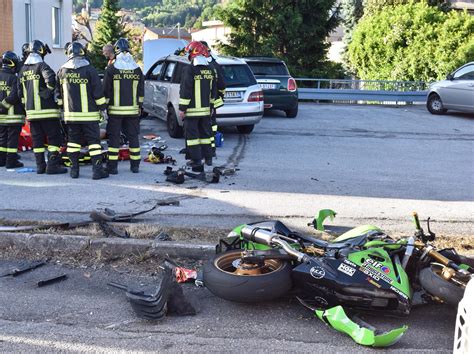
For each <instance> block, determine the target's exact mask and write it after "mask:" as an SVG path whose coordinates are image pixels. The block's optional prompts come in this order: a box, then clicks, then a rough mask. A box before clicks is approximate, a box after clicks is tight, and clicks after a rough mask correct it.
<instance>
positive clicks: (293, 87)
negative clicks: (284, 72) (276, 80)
mask: <svg viewBox="0 0 474 354" xmlns="http://www.w3.org/2000/svg"><path fill="white" fill-rule="evenodd" d="M296 89H297V86H296V81H295V79H293V78H292V77H290V78H289V79H288V91H296Z"/></svg>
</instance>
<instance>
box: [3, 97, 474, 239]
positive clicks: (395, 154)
mask: <svg viewBox="0 0 474 354" xmlns="http://www.w3.org/2000/svg"><path fill="white" fill-rule="evenodd" d="M223 131H224V139H225V140H224V146H223V147H222V148H219V149H218V152H217V154H218V158H217V160H216V161H215V164H216V165H227V166H232V165H236V166H237V167H238V168H239V169H240V170H239V171H238V172H237V174H236V175H235V176H231V177H228V178H223V179H222V180H221V182H220V183H218V184H205V183H203V182H198V181H195V180H187V181H186V182H185V183H184V184H182V185H173V184H171V183H168V182H165V176H164V174H163V171H164V169H165V166H164V165H152V164H149V163H146V162H143V163H142V167H141V173H139V174H138V175H136V174H132V173H131V172H130V171H129V170H128V162H120V164H119V175H118V176H112V177H110V178H108V179H105V180H101V181H92V180H91V179H90V177H91V168H90V166H86V167H84V168H82V169H81V178H79V179H78V180H72V179H71V178H70V177H69V176H68V175H56V176H47V175H36V174H34V173H25V174H19V173H16V172H14V171H6V170H5V169H1V170H0V189H1V190H2V197H3V198H2V199H3V200H4V201H6V202H4V203H2V206H1V214H2V217H3V218H5V219H36V220H38V219H39V220H61V221H64V220H72V221H77V220H80V219H83V218H84V216H86V215H88V213H89V212H90V210H92V209H96V208H104V207H109V208H113V209H115V210H118V211H128V210H136V209H140V208H145V207H148V206H151V205H153V204H154V201H155V200H157V199H162V198H166V197H170V196H177V195H179V196H181V197H182V198H185V199H184V200H182V201H181V205H180V206H179V207H167V208H163V209H159V210H157V211H156V212H154V213H151V214H149V215H147V217H146V219H144V221H145V222H151V223H162V224H169V225H172V224H179V225H189V226H210V227H212V226H216V227H224V228H227V227H228V228H232V227H233V226H234V225H236V224H238V223H242V222H246V221H249V220H256V219H261V218H279V219H283V220H285V221H286V222H287V223H289V224H290V225H292V226H293V227H304V226H305V225H306V222H307V221H308V219H310V218H312V217H313V216H314V214H315V213H316V211H317V210H319V209H322V208H332V209H334V210H336V211H337V212H338V219H337V220H338V222H339V223H343V224H344V223H348V224H349V225H353V224H354V223H361V222H364V223H365V222H372V223H376V224H378V225H380V226H381V227H385V228H387V229H388V230H411V227H412V225H411V224H410V222H409V215H410V213H411V212H412V211H413V210H417V211H418V212H419V214H420V215H421V216H422V217H426V216H428V215H430V216H431V217H432V218H433V219H434V220H435V222H437V226H436V227H437V228H438V231H442V232H443V233H445V234H472V224H471V222H472V219H473V216H472V215H474V213H473V211H474V207H473V205H474V204H473V200H474V183H473V177H472V176H473V175H474V173H473V172H474V160H473V150H474V143H473V138H474V125H473V118H472V117H471V116H469V115H466V114H452V115H446V116H433V115H431V114H429V113H428V112H427V111H426V109H424V107H421V106H412V107H410V106H405V107H404V106H401V107H382V106H350V105H318V104H301V105H300V113H299V115H298V117H297V118H296V119H289V118H286V117H285V116H284V113H280V112H278V111H275V112H269V113H267V114H266V115H265V117H264V119H263V120H262V122H261V123H260V124H259V125H257V126H256V128H255V131H254V132H253V133H252V134H250V135H247V136H245V135H240V134H238V133H237V132H236V131H235V130H234V129H231V128H226V129H224V130H223ZM148 133H153V134H156V135H160V136H162V137H163V138H164V139H166V144H167V145H168V146H169V147H168V149H167V150H166V153H167V154H170V155H172V156H173V157H174V158H176V159H177V160H178V163H177V166H181V165H183V164H184V155H180V154H179V153H178V152H179V150H180V149H181V148H182V147H183V140H177V139H171V138H169V137H168V136H167V133H166V127H165V124H164V123H163V122H161V121H158V120H156V119H153V118H149V119H147V120H144V121H142V135H145V134H148ZM147 144H148V142H147V141H145V140H144V141H143V145H142V146H143V148H144V150H145V151H144V153H143V155H145V152H146V149H147ZM32 155H33V154H32V153H31V152H27V153H23V154H22V156H23V160H24V161H25V162H26V166H29V167H33V166H34V163H33V156H32ZM46 197H47V198H46Z"/></svg>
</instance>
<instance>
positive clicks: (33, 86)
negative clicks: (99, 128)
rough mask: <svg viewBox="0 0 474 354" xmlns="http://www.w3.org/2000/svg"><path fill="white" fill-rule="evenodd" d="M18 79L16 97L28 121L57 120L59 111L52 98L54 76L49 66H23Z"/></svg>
mask: <svg viewBox="0 0 474 354" xmlns="http://www.w3.org/2000/svg"><path fill="white" fill-rule="evenodd" d="M18 77H19V80H20V84H19V85H18V96H19V97H20V99H21V102H22V103H23V105H24V107H25V110H26V115H27V117H28V120H37V119H51V118H57V119H59V117H60V113H59V109H58V106H57V105H56V102H55V101H54V97H53V96H54V88H55V87H56V75H55V73H54V71H53V70H52V69H51V68H50V67H49V65H48V64H46V63H45V62H40V63H36V64H25V65H23V67H22V68H21V70H20V73H19V75H18Z"/></svg>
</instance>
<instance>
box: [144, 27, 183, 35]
mask: <svg viewBox="0 0 474 354" xmlns="http://www.w3.org/2000/svg"><path fill="white" fill-rule="evenodd" d="M145 29H146V30H148V31H151V32H153V33H156V34H157V35H158V36H167V37H176V38H178V29H177V28H173V27H146V28H145ZM179 34H180V36H181V38H183V37H189V38H191V33H189V32H188V30H187V29H184V28H180V29H179Z"/></svg>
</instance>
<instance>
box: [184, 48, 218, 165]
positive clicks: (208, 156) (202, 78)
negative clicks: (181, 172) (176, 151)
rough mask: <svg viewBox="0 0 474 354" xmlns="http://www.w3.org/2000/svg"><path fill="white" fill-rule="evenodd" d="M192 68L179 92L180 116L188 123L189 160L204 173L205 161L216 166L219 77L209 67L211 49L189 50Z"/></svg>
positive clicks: (187, 66) (189, 68) (185, 133)
mask: <svg viewBox="0 0 474 354" xmlns="http://www.w3.org/2000/svg"><path fill="white" fill-rule="evenodd" d="M186 52H187V53H188V59H189V61H190V62H191V65H186V67H185V68H184V69H183V72H182V76H181V86H180V90H179V116H180V118H181V119H184V135H185V139H186V147H187V148H186V149H187V156H188V157H189V158H190V160H191V161H190V162H189V163H188V164H189V165H191V167H192V169H193V171H195V172H202V171H203V170H204V167H203V163H202V160H203V159H204V160H205V163H206V165H207V166H212V146H211V136H212V128H211V111H212V109H214V107H213V104H214V101H215V97H216V96H217V93H216V91H217V86H216V75H215V73H214V70H213V69H212V68H211V67H210V66H209V65H208V61H207V58H206V57H207V56H208V50H207V48H206V47H205V46H204V45H203V44H201V43H200V42H196V41H194V42H191V43H189V44H188V46H187V47H186Z"/></svg>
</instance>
